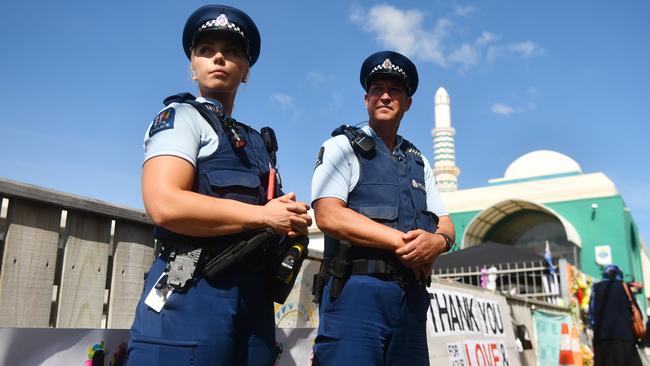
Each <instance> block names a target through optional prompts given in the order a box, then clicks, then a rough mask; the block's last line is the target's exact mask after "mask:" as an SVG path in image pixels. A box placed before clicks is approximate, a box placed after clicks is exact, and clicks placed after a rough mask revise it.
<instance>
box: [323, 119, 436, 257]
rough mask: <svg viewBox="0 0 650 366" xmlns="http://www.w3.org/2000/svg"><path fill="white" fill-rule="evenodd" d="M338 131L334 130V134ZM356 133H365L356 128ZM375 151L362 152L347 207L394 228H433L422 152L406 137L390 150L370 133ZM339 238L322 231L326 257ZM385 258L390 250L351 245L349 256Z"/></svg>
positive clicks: (390, 255)
mask: <svg viewBox="0 0 650 366" xmlns="http://www.w3.org/2000/svg"><path fill="white" fill-rule="evenodd" d="M337 131H340V130H339V129H337V130H335V132H334V133H333V135H335V134H336V133H337ZM358 132H359V133H364V132H363V131H361V130H358ZM373 140H374V142H375V149H374V150H375V152H374V154H372V155H369V156H368V155H366V156H364V155H365V154H361V153H359V152H357V151H356V150H355V154H356V156H357V159H358V160H359V182H358V183H357V185H356V186H355V187H354V189H353V190H352V192H350V194H349V195H348V207H349V208H351V209H352V210H354V211H356V212H358V213H360V214H362V215H364V216H367V217H369V218H371V219H372V220H374V221H376V222H379V223H381V224H384V225H386V226H390V227H392V228H395V229H397V230H400V231H403V232H407V231H409V230H415V229H423V230H426V231H429V232H435V230H436V226H437V224H438V217H437V216H436V215H435V214H434V213H432V212H430V211H428V210H427V198H426V195H427V194H426V189H425V180H424V160H423V159H422V155H421V153H420V152H419V151H418V150H417V149H416V148H415V147H414V146H413V145H412V144H411V143H410V142H408V141H407V140H406V139H403V140H402V144H401V146H400V149H399V153H396V154H393V153H392V152H389V151H388V148H387V147H386V145H385V144H384V142H383V141H382V140H381V138H379V137H377V136H375V137H373ZM338 244H339V241H338V240H337V239H335V238H333V237H330V236H328V235H325V253H324V256H325V257H333V256H335V255H336V251H337V247H338ZM370 258H384V259H388V260H391V259H394V258H395V254H394V253H393V252H392V251H389V250H383V249H375V248H366V247H360V246H352V248H350V251H349V254H348V259H350V260H353V259H370Z"/></svg>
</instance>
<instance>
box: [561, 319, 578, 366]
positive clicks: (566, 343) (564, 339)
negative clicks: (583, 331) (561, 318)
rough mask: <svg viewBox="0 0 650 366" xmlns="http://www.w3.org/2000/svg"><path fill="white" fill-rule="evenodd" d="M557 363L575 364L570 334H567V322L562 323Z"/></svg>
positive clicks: (562, 364) (564, 365) (563, 364)
mask: <svg viewBox="0 0 650 366" xmlns="http://www.w3.org/2000/svg"><path fill="white" fill-rule="evenodd" d="M559 364H560V366H566V365H575V364H574V360H573V349H572V347H571V336H570V335H569V324H567V323H562V335H561V336H560V362H559Z"/></svg>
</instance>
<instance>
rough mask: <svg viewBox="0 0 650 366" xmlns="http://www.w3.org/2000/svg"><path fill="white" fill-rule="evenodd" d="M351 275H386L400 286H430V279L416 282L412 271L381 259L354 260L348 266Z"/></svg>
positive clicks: (394, 262)
mask: <svg viewBox="0 0 650 366" xmlns="http://www.w3.org/2000/svg"><path fill="white" fill-rule="evenodd" d="M350 274H351V275H386V276H389V277H390V278H391V279H392V280H393V281H395V282H397V283H398V284H399V285H400V286H402V287H404V286H406V285H410V284H415V283H418V282H420V283H422V284H424V285H426V286H429V285H430V284H431V277H427V278H426V279H422V280H417V279H416V278H415V274H414V273H413V271H412V270H410V269H408V268H406V267H404V266H403V265H400V264H397V263H396V261H391V260H386V259H382V258H374V259H354V260H352V263H351V265H350Z"/></svg>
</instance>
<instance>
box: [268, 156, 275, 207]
mask: <svg viewBox="0 0 650 366" xmlns="http://www.w3.org/2000/svg"><path fill="white" fill-rule="evenodd" d="M270 165H271V164H269V185H268V187H267V189H266V200H267V201H270V200H272V199H273V198H275V197H274V196H275V169H274V168H273V167H271V166H270Z"/></svg>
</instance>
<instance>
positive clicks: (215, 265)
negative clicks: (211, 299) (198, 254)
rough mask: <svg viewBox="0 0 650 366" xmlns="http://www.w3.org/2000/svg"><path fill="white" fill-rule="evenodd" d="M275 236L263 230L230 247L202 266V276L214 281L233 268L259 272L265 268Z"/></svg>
mask: <svg viewBox="0 0 650 366" xmlns="http://www.w3.org/2000/svg"><path fill="white" fill-rule="evenodd" d="M276 237H277V235H276V234H275V233H274V232H273V230H271V229H264V230H263V231H261V232H260V233H259V234H257V235H255V236H253V237H252V238H250V239H248V240H242V241H240V242H237V243H234V244H232V245H230V246H229V247H228V248H227V249H226V250H224V251H223V252H221V253H219V254H218V255H217V256H215V257H214V258H211V259H209V260H208V261H207V262H206V263H205V265H204V266H203V275H204V276H205V277H206V278H207V279H209V280H216V279H218V278H219V277H220V276H221V275H223V274H224V273H226V272H227V271H230V270H232V269H233V268H237V267H238V268H243V269H246V270H248V271H251V272H255V271H261V270H263V269H265V268H266V266H267V264H268V263H267V257H268V256H267V255H266V253H267V252H268V251H269V250H270V248H269V247H270V244H271V243H272V242H273V241H274V240H275V239H276Z"/></svg>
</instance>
